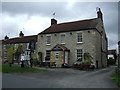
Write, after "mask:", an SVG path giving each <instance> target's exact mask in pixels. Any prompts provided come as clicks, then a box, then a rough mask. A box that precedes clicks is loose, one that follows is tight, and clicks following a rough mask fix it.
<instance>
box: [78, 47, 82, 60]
mask: <svg viewBox="0 0 120 90" xmlns="http://www.w3.org/2000/svg"><path fill="white" fill-rule="evenodd" d="M82 60H83V50H82V49H77V61H82Z"/></svg>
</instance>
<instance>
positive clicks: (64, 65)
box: [62, 63, 72, 68]
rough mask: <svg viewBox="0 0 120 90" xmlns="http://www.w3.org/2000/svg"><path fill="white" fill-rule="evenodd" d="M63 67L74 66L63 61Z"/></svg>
mask: <svg viewBox="0 0 120 90" xmlns="http://www.w3.org/2000/svg"><path fill="white" fill-rule="evenodd" d="M62 67H63V68H71V67H72V66H71V65H70V64H68V63H63V64H62Z"/></svg>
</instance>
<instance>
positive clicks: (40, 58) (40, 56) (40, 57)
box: [38, 52, 42, 62]
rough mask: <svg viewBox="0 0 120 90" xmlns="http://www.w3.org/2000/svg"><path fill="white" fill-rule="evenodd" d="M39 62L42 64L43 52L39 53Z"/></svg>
mask: <svg viewBox="0 0 120 90" xmlns="http://www.w3.org/2000/svg"><path fill="white" fill-rule="evenodd" d="M38 56H39V60H40V62H42V52H38Z"/></svg>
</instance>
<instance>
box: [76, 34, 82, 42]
mask: <svg viewBox="0 0 120 90" xmlns="http://www.w3.org/2000/svg"><path fill="white" fill-rule="evenodd" d="M77 42H82V33H78V34H77Z"/></svg>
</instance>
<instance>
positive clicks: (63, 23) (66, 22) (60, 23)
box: [56, 18, 98, 25]
mask: <svg viewBox="0 0 120 90" xmlns="http://www.w3.org/2000/svg"><path fill="white" fill-rule="evenodd" d="M95 19H98V18H92V19H83V20H76V21H70V22H63V23H58V24H56V25H59V24H69V23H76V22H82V21H89V20H95Z"/></svg>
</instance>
